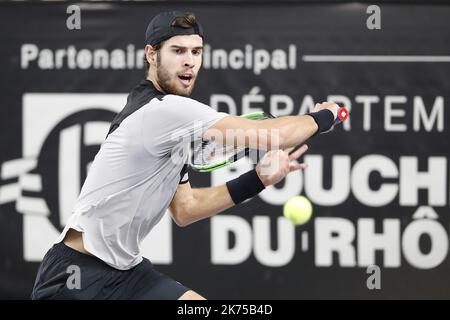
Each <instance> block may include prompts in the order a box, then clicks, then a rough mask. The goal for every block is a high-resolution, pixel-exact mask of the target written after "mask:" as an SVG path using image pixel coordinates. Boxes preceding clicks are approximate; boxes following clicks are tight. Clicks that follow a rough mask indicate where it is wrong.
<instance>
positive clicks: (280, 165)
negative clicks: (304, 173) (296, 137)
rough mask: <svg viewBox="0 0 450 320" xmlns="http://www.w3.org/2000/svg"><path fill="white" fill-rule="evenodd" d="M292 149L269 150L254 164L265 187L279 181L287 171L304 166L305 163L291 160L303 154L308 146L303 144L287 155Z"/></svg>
mask: <svg viewBox="0 0 450 320" xmlns="http://www.w3.org/2000/svg"><path fill="white" fill-rule="evenodd" d="M293 149H294V148H289V149H286V150H272V151H269V152H267V153H266V154H265V155H264V157H263V158H262V159H261V161H259V163H258V165H257V166H256V172H257V174H258V176H259V179H260V180H261V182H262V183H263V184H264V185H265V186H266V187H268V186H270V185H273V184H276V183H278V182H280V181H281V180H283V179H284V177H286V176H287V174H288V173H289V172H292V171H296V170H300V169H305V168H306V166H307V165H306V164H305V163H301V164H298V163H292V162H293V161H294V160H297V158H299V157H300V156H301V155H303V154H304V153H305V152H306V151H307V150H308V146H307V145H306V144H304V145H302V146H301V147H300V148H298V149H297V150H296V151H295V152H293V153H292V154H291V155H289V153H290V152H292V150H293Z"/></svg>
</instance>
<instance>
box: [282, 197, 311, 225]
mask: <svg viewBox="0 0 450 320" xmlns="http://www.w3.org/2000/svg"><path fill="white" fill-rule="evenodd" d="M312 211H313V208H312V204H311V201H309V200H308V199H307V198H306V197H304V196H296V197H293V198H291V199H289V200H288V202H286V203H285V204H284V207H283V215H284V216H285V217H286V218H287V219H289V220H291V221H292V223H294V224H296V225H301V224H304V223H306V222H308V220H309V219H310V218H311V215H312Z"/></svg>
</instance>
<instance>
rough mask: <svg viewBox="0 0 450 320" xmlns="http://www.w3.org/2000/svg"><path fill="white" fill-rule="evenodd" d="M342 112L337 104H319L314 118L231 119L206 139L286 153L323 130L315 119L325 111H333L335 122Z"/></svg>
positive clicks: (210, 132)
mask: <svg viewBox="0 0 450 320" xmlns="http://www.w3.org/2000/svg"><path fill="white" fill-rule="evenodd" d="M338 109H339V106H338V105H337V104H335V103H332V102H324V103H320V104H316V106H315V108H314V110H313V112H312V113H311V114H310V115H302V116H286V117H280V118H276V119H267V120H262V121H255V120H250V119H245V118H242V117H238V116H228V117H225V118H223V119H221V120H220V121H218V122H217V123H216V124H215V125H213V126H212V127H211V128H210V130H208V131H206V132H205V135H204V138H205V139H213V140H214V139H216V138H217V137H218V136H220V137H224V138H226V139H227V140H226V141H224V142H225V143H226V144H230V143H233V144H234V145H236V146H246V147H250V148H254V149H263V150H267V149H269V150H271V149H286V148H290V147H293V146H297V145H299V144H302V143H303V142H305V141H306V140H307V139H308V138H310V137H311V136H313V135H314V134H315V133H316V132H317V131H318V130H319V129H320V128H319V126H318V123H317V121H316V120H315V118H313V117H312V116H311V115H315V114H317V112H319V111H321V110H329V111H331V113H332V114H333V119H335V118H336V116H337V111H338ZM252 134H255V135H256V136H257V139H252ZM239 135H240V136H239ZM230 136H232V137H233V140H232V141H230V140H228V138H229V137H230ZM242 136H244V138H245V139H243V137H242Z"/></svg>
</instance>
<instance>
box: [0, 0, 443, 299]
mask: <svg viewBox="0 0 450 320" xmlns="http://www.w3.org/2000/svg"><path fill="white" fill-rule="evenodd" d="M69 6H70V4H65V3H39V4H31V3H15V4H1V5H0V40H1V44H0V61H1V65H2V67H1V73H0V81H1V82H0V83H1V85H0V88H1V93H2V94H1V106H0V132H1V134H0V239H1V240H0V259H1V260H0V297H1V298H24V299H27V298H28V297H29V295H30V292H31V288H32V285H33V282H34V277H35V274H36V271H37V267H38V265H39V261H40V260H41V259H42V257H43V255H44V254H45V252H46V251H47V250H48V248H49V247H50V246H51V244H52V242H53V241H54V240H55V239H56V237H57V236H58V234H59V232H60V231H61V230H62V226H64V223H65V222H66V221H67V218H68V216H69V215H70V213H71V207H72V205H73V203H74V201H75V199H76V197H77V195H78V192H79V190H80V188H81V185H82V183H83V181H84V179H85V177H86V174H87V171H88V170H89V165H90V163H91V162H92V160H93V158H94V156H95V154H96V152H97V151H98V148H99V146H100V144H101V143H102V141H103V140H104V137H105V134H106V132H107V128H108V126H109V121H111V119H112V118H113V117H114V115H115V113H116V112H118V111H119V110H120V109H121V108H122V107H123V106H124V105H125V101H126V96H127V93H128V92H129V91H130V90H131V88H132V87H133V86H135V85H136V84H137V83H138V82H139V81H140V80H141V79H142V78H143V77H144V63H143V46H144V33H145V29H146V26H147V24H148V22H149V21H150V19H151V18H152V17H153V16H154V15H155V14H157V13H158V12H160V11H163V10H174V9H180V10H188V11H193V12H194V13H195V14H196V16H197V17H198V19H199V20H200V21H201V23H202V24H203V26H204V28H205V33H206V35H205V47H204V54H203V67H202V70H201V73H200V77H199V79H198V81H197V84H196V88H195V90H194V94H193V98H195V99H197V100H199V101H201V102H204V103H207V104H209V105H210V106H211V107H213V108H216V109H217V110H220V111H225V112H228V113H230V114H243V113H248V112H253V111H258V110H265V111H270V112H271V113H273V114H275V115H278V116H283V115H298V114H304V113H307V112H309V110H310V109H311V108H312V107H313V106H314V104H315V103H318V102H323V101H334V102H337V103H340V104H342V105H344V106H346V107H347V108H348V109H349V110H350V112H351V116H350V119H349V120H348V121H346V122H345V123H344V124H343V125H342V126H341V127H339V128H336V129H335V130H334V132H332V133H330V134H326V135H320V136H317V137H314V138H313V139H312V140H311V141H310V142H309V146H310V150H309V151H308V153H307V155H305V156H304V157H303V160H304V161H305V162H306V163H308V165H309V167H308V168H307V169H306V170H305V171H302V172H295V173H291V174H290V175H289V176H288V177H287V178H286V179H285V180H284V181H283V182H281V183H279V184H277V185H276V186H273V187H270V188H267V189H266V190H265V191H263V192H262V193H261V194H260V195H259V196H257V197H255V198H254V199H252V200H250V201H247V202H245V203H243V204H241V205H239V206H237V207H234V208H232V209H230V210H228V211H227V212H225V213H223V214H220V215H217V216H215V217H213V218H211V219H207V220H204V221H200V222H198V223H195V224H193V225H191V226H188V227H186V228H179V227H177V226H176V225H175V224H174V223H172V222H171V219H170V217H169V215H167V217H166V218H164V219H163V220H162V221H161V222H160V224H159V225H158V226H157V227H156V228H155V229H154V230H153V232H152V233H151V234H150V235H149V237H148V238H147V239H145V241H144V242H143V243H142V251H143V253H144V255H145V256H147V257H149V258H150V259H151V260H152V261H153V263H154V264H155V266H156V268H157V269H158V270H160V271H161V272H164V273H166V274H168V275H169V276H171V277H173V278H174V279H176V280H178V281H180V282H182V283H183V284H185V285H186V286H189V287H191V288H192V289H194V290H196V291H198V292H199V293H200V294H203V295H205V296H206V297H208V298H210V299H310V298H311V299H314V298H319V299H336V298H343V299H354V298H358V299H359V298H364V299H372V298H376V299H379V298H406V299H407V298H448V296H449V295H450V280H449V279H450V261H449V257H448V255H449V252H448V250H449V248H448V244H449V232H450V228H449V225H450V224H449V222H450V221H449V170H448V169H449V164H448V155H449V150H450V148H449V147H450V142H449V128H448V123H449V115H448V114H449V110H448V108H449V99H450V76H449V75H450V21H449V19H448V17H449V16H450V6H447V5H426V4H414V5H400V4H397V5H396V4H383V5H380V6H375V7H371V8H368V7H369V5H368V4H361V3H340V4H339V3H333V4H329V3H318V4H313V3H275V4H268V3H261V4H258V3H253V2H252V3H247V4H235V3H230V4H224V3H219V2H216V3H192V4H189V3H185V2H183V3H176V2H174V3H166V4H161V3H128V2H127V3H79V4H74V5H72V7H71V8H68V7H69ZM76 12H77V13H79V16H78V17H77V16H76V15H75V13H76ZM182 108H183V106H180V112H182ZM251 167H252V164H251V163H249V162H247V161H245V160H242V161H239V162H237V163H235V164H233V165H232V166H230V167H226V168H223V169H221V170H218V171H214V172H213V173H211V174H200V173H194V172H190V179H191V184H192V185H193V186H195V187H202V186H209V185H219V184H222V183H224V182H225V181H227V180H229V179H232V178H234V177H236V176H237V175H239V174H240V173H242V172H245V171H246V170H248V169H249V168H251ZM300 194H301V195H305V196H306V197H307V198H308V199H309V200H310V201H311V202H312V204H313V216H312V218H311V219H310V221H308V223H306V224H304V225H300V226H295V225H293V224H292V223H291V222H290V221H289V220H287V219H285V218H284V217H283V214H282V213H283V204H284V203H286V202H287V201H288V200H289V199H290V198H292V197H294V196H296V195H300ZM210 201H214V199H210Z"/></svg>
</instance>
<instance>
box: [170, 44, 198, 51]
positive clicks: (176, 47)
mask: <svg viewBox="0 0 450 320" xmlns="http://www.w3.org/2000/svg"><path fill="white" fill-rule="evenodd" d="M170 47H171V48H175V49H184V50H185V49H188V47H183V46H177V45H175V44H173V45H171V46H170ZM192 49H196V50H203V46H198V47H194V48H192Z"/></svg>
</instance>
